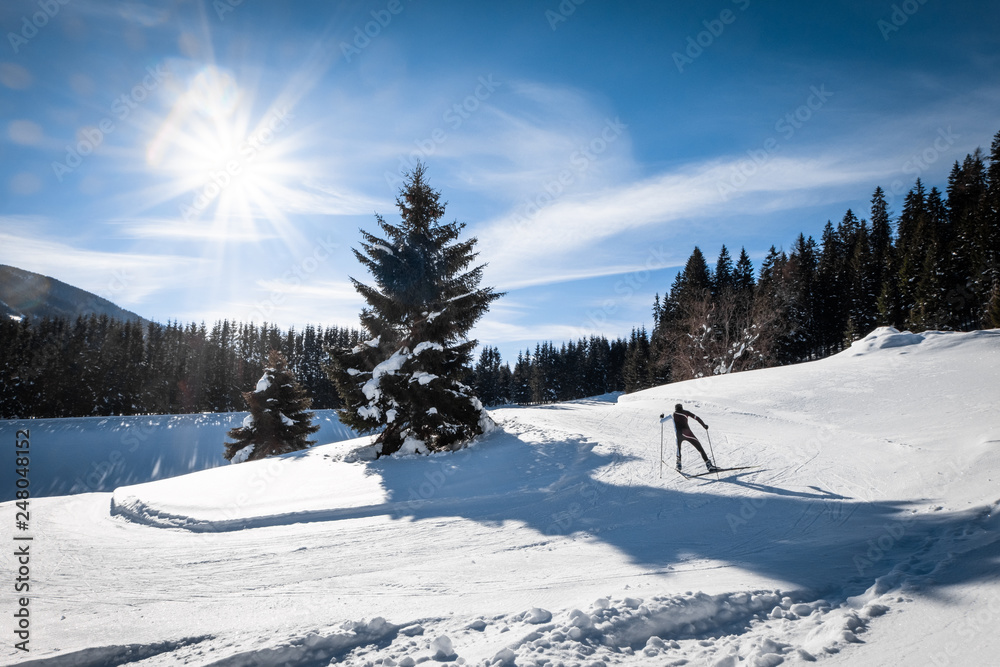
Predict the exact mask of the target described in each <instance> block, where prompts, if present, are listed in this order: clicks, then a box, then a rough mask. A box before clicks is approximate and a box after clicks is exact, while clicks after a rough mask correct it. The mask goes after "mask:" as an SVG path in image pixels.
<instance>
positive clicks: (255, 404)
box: [224, 350, 319, 463]
mask: <svg viewBox="0 0 1000 667" xmlns="http://www.w3.org/2000/svg"><path fill="white" fill-rule="evenodd" d="M243 398H244V399H246V402H247V405H248V406H249V408H250V414H249V415H247V417H246V419H244V420H243V425H242V426H237V427H236V428H234V429H230V431H229V437H230V438H231V439H232V440H233V442H227V443H226V452H225V454H224V456H225V457H226V458H227V459H228V460H230V461H232V462H233V463H242V462H243V461H255V460H257V459H263V458H266V457H268V456H276V455H278V454H288V453H289V452H295V451H298V450H300V449H306V448H307V447H309V446H310V445H314V444H316V441H315V440H308V439H307V438H308V437H309V436H310V435H312V434H313V433H315V432H316V431H318V430H319V426H315V425H313V423H312V418H313V413H311V412H309V408H310V406H311V405H312V399H310V398H309V397H308V396H307V395H306V392H305V390H304V389H303V388H302V387H301V386H300V385H299V383H298V382H297V381H296V380H295V376H294V375H292V372H291V371H290V370H289V369H288V362H287V361H286V359H285V356H284V355H283V354H281V353H280V352H278V351H276V350H271V352H270V354H269V355H268V366H267V368H265V369H264V375H262V376H261V378H260V380H258V381H257V386H256V387H255V388H254V390H253V391H248V392H246V393H244V394H243Z"/></svg>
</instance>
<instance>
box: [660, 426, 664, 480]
mask: <svg viewBox="0 0 1000 667" xmlns="http://www.w3.org/2000/svg"><path fill="white" fill-rule="evenodd" d="M660 479H663V415H660Z"/></svg>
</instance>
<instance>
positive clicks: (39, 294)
mask: <svg viewBox="0 0 1000 667" xmlns="http://www.w3.org/2000/svg"><path fill="white" fill-rule="evenodd" d="M2 314H6V316H7V317H14V318H15V319H21V318H22V317H26V316H27V317H32V318H43V317H66V318H69V319H75V318H76V317H78V316H81V315H83V316H87V315H107V316H108V317H111V318H114V319H117V320H123V321H134V320H139V321H143V322H145V320H143V318H141V317H139V316H138V315H136V314H135V313H133V312H132V311H130V310H125V309H124V308H122V307H120V306H117V305H115V304H114V303H112V302H110V301H108V300H107V299H105V298H104V297H100V296H97V295H96V294H92V293H91V292H88V291H86V290H82V289H80V288H78V287H73V286H72V285H68V284H66V283H64V282H62V281H61V280H56V279H55V278H50V277H48V276H43V275H41V274H39V273H33V272H32V271H25V270H24V269H18V268H16V267H13V266H7V265H6V264H0V315H2Z"/></svg>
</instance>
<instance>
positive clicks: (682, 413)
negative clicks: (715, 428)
mask: <svg viewBox="0 0 1000 667" xmlns="http://www.w3.org/2000/svg"><path fill="white" fill-rule="evenodd" d="M688 417H694V418H695V419H697V420H698V423H699V424H701V425H702V426H703V427H704V428H705V430H706V431H707V430H708V424H706V423H705V422H703V421H702V420H701V417H699V416H698V415H696V414H694V413H693V412H688V411H687V410H685V409H684V406H683V405H681V404H680V403H678V404H677V405H675V406H674V414H673V419H674V431H676V433H677V471H678V472H680V469H681V443H682V442H685V441H686V442H690V443H691V444H692V445H694V448H695V449H697V450H698V453H699V454H701V458H702V460H704V461H705V466H706V467H707V468H708V472H716V471H717V470H718V468H717V467H716V466H715V463H713V462H712V460H711V459H709V458H708V455H707V454H706V453H705V450H704V449H702V446H701V443H700V442H698V438H696V437H695V436H694V433H692V432H691V427H690V426H688Z"/></svg>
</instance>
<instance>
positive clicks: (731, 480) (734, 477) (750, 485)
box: [706, 470, 850, 500]
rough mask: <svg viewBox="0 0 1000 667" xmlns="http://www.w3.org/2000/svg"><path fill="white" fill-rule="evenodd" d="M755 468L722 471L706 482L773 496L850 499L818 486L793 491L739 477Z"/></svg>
mask: <svg viewBox="0 0 1000 667" xmlns="http://www.w3.org/2000/svg"><path fill="white" fill-rule="evenodd" d="M755 472H759V471H756V470H743V471H739V472H736V473H731V474H728V475H727V473H722V476H721V477H720V478H719V480H718V481H716V480H711V482H706V485H708V484H731V485H732V486H740V487H743V488H745V489H750V490H752V491H757V492H759V493H769V494H772V495H775V496H787V497H790V498H805V499H810V500H850V498H849V497H848V496H842V495H840V494H837V493H834V492H832V491H827V490H826V489H821V488H819V487H818V486H809V487H807V488H810V489H812V490H813V492H812V493H811V492H809V491H795V490H792V489H783V488H781V487H780V486H770V485H768V484H759V483H757V482H751V481H749V480H745V479H740V478H741V477H750V476H751V475H753V474H754V473H755Z"/></svg>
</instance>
